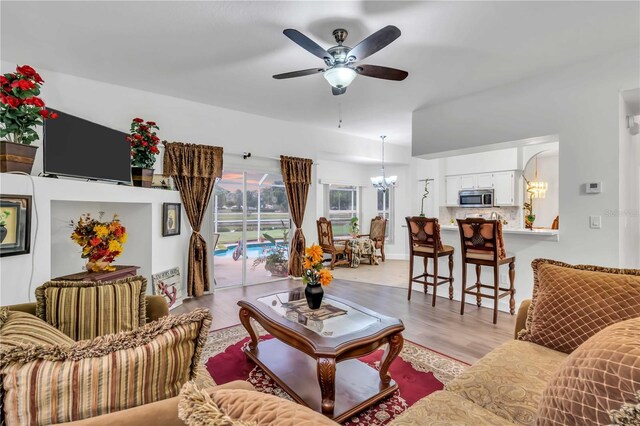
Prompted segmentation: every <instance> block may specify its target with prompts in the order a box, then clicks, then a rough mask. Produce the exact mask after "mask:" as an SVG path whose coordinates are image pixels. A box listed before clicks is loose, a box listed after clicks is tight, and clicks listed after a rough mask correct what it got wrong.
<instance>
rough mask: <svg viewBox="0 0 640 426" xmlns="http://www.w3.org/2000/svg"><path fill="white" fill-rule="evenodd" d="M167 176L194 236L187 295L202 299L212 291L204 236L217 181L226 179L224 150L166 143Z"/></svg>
mask: <svg viewBox="0 0 640 426" xmlns="http://www.w3.org/2000/svg"><path fill="white" fill-rule="evenodd" d="M164 175H165V176H171V177H172V178H173V180H174V182H175V184H176V187H177V188H178V191H180V197H181V198H182V204H183V205H184V209H185V211H186V212H187V218H188V219H189V223H190V224H191V228H192V229H193V232H192V234H191V239H190V240H189V263H188V273H187V294H188V295H189V296H195V297H198V296H202V295H203V294H204V292H205V291H208V290H209V265H208V262H207V258H208V256H207V242H206V241H205V239H204V238H203V237H202V235H200V227H201V226H202V219H203V218H204V214H205V212H206V211H207V205H208V204H209V199H210V198H211V192H212V191H213V187H214V185H215V183H216V179H219V178H220V177H222V148H220V147H217V146H208V145H196V144H190V143H180V142H171V143H165V152H164Z"/></svg>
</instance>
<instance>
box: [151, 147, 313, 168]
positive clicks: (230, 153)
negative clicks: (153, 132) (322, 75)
mask: <svg viewBox="0 0 640 426" xmlns="http://www.w3.org/2000/svg"><path fill="white" fill-rule="evenodd" d="M158 147H160V148H163V149H164V144H163V143H159V144H158ZM223 148H224V147H223ZM247 154H249V155H248V156H247ZM222 155H231V156H233V157H241V158H242V159H243V160H246V159H247V158H250V157H253V158H261V159H264V160H275V161H280V157H262V156H259V155H257V156H253V155H251V153H250V152H249V153H243V154H236V153H235V152H224V151H223V153H222ZM318 164H320V163H318V162H316V161H313V163H312V165H314V166H317V165H318Z"/></svg>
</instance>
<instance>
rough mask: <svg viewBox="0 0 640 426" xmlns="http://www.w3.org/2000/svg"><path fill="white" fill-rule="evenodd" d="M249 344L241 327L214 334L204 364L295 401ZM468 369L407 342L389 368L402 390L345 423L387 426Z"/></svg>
mask: <svg viewBox="0 0 640 426" xmlns="http://www.w3.org/2000/svg"><path fill="white" fill-rule="evenodd" d="M260 334H261V336H260V339H261V340H265V339H270V338H272V337H271V336H270V335H268V334H266V332H265V331H264V330H261V333H260ZM248 341H249V337H248V335H247V332H246V331H245V329H244V328H243V327H242V326H240V325H237V326H233V327H229V328H225V329H222V330H216V331H213V332H211V334H210V335H209V339H208V341H207V344H206V345H205V348H204V351H203V353H202V361H203V362H204V361H205V360H206V363H205V365H206V367H207V370H208V371H209V373H210V374H211V376H212V377H213V380H215V382H216V383H218V384H223V383H227V382H230V381H233V380H246V381H248V382H249V383H251V384H252V385H253V386H254V387H255V388H256V389H257V390H259V391H260V392H264V393H269V394H273V395H277V396H280V397H283V398H286V399H289V400H291V397H290V396H289V395H288V394H287V393H286V392H285V391H284V390H282V388H280V387H279V386H278V385H277V384H276V383H275V382H274V381H273V380H272V379H271V378H270V377H269V376H267V375H266V374H265V373H264V371H262V369H261V368H260V367H257V366H256V365H255V364H254V363H253V362H251V361H249V360H247V358H246V357H245V355H244V353H243V352H242V348H243V346H244V345H245V344H246V343H247V342H248ZM382 354H383V351H382V350H378V351H375V352H374V353H372V354H371V355H368V356H366V357H362V358H360V360H361V361H363V362H366V363H367V364H369V365H370V366H372V367H374V368H376V369H377V368H378V366H379V363H380V358H381V357H382ZM467 366H468V365H467V364H465V363H463V362H461V361H457V360H455V359H452V358H449V357H447V356H444V355H441V354H439V353H437V352H434V351H432V350H430V349H427V348H424V347H422V346H420V345H417V344H415V343H412V342H410V341H408V340H405V342H404V347H403V349H402V352H401V353H400V356H399V357H398V358H396V360H395V361H394V362H393V364H392V365H391V368H390V369H389V372H390V373H391V377H392V378H393V380H395V381H396V382H397V383H398V390H397V391H396V392H395V393H393V395H391V396H390V397H388V398H386V399H384V400H382V401H380V402H379V403H378V404H376V405H374V406H372V407H371V408H369V409H367V410H365V411H362V412H361V413H360V414H359V415H357V416H354V417H352V418H351V419H349V420H348V421H346V422H345V423H344V424H345V425H348V426H355V425H358V426H374V425H375V426H378V425H385V424H387V423H388V422H390V421H391V420H393V419H394V418H395V417H397V416H398V415H400V414H402V412H404V411H405V410H406V409H407V408H409V407H410V406H412V405H413V404H414V403H415V402H416V401H418V400H419V399H421V398H423V397H425V396H427V395H429V394H430V393H432V392H435V391H437V390H440V389H442V388H443V387H444V385H445V384H446V383H447V382H448V381H449V380H451V379H453V378H454V377H455V376H457V375H458V374H459V373H460V372H462V371H463V370H464V369H465V368H466V367H467Z"/></svg>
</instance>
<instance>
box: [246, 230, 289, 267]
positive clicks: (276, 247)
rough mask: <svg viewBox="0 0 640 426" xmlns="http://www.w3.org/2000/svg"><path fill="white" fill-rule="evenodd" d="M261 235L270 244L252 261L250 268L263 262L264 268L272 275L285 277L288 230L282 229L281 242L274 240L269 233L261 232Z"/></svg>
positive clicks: (287, 263) (287, 265)
mask: <svg viewBox="0 0 640 426" xmlns="http://www.w3.org/2000/svg"><path fill="white" fill-rule="evenodd" d="M262 236H263V237H264V238H265V239H266V240H267V241H269V242H270V243H271V244H273V245H272V246H270V247H268V248H266V249H265V250H264V251H263V252H262V254H261V255H260V256H258V257H257V258H256V259H255V260H254V261H253V266H252V269H254V270H255V268H256V267H257V266H258V265H260V264H262V263H264V269H266V270H267V271H268V272H269V273H270V274H271V275H272V276H274V277H286V276H288V275H289V259H288V257H287V254H288V252H289V243H288V241H289V239H288V237H289V231H288V230H286V229H285V230H284V232H283V234H282V242H278V241H276V239H275V238H273V237H272V236H271V235H269V234H262Z"/></svg>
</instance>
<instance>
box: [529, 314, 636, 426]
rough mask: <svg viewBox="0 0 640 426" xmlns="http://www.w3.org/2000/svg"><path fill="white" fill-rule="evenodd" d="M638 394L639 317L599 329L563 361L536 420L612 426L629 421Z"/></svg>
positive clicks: (550, 424)
mask: <svg viewBox="0 0 640 426" xmlns="http://www.w3.org/2000/svg"><path fill="white" fill-rule="evenodd" d="M639 394H640V318H633V319H630V320H627V321H623V322H619V323H617V324H614V325H611V326H609V327H607V328H605V329H604V330H602V331H600V332H599V333H597V334H596V335H595V336H593V337H591V338H590V339H589V340H587V341H586V342H585V343H583V344H582V345H581V346H580V347H579V348H578V349H576V350H575V351H573V353H572V354H571V355H569V356H568V357H567V358H566V359H565V360H564V361H563V363H562V364H561V366H560V368H559V369H558V371H557V372H556V373H555V375H554V377H553V378H552V379H551V380H550V381H549V384H548V386H547V388H546V389H545V391H544V393H543V394H542V398H541V400H540V404H539V405H538V415H537V420H536V421H537V424H538V425H539V426H560V425H584V426H592V425H593V426H595V425H605V424H611V423H612V422H617V419H620V418H621V417H628V418H633V417H629V416H632V410H630V409H629V407H631V406H633V405H635V403H636V402H637V400H636V398H637V396H638V395H639ZM625 407H626V408H625ZM621 408H622V410H621ZM636 419H637V420H640V417H636ZM617 424H625V423H617ZM626 424H629V425H631V424H640V423H626Z"/></svg>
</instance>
